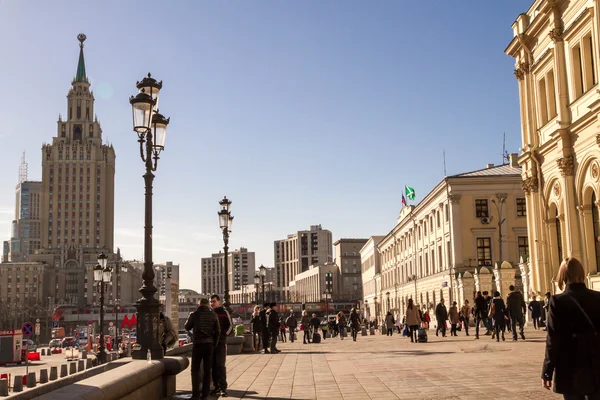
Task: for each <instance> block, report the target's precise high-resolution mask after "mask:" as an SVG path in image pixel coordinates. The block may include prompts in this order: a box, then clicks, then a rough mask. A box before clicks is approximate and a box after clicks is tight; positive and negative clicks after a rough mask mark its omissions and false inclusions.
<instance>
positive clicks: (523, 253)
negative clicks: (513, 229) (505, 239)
mask: <svg viewBox="0 0 600 400" xmlns="http://www.w3.org/2000/svg"><path fill="white" fill-rule="evenodd" d="M517 242H518V244H519V259H520V258H521V257H527V256H529V242H528V241H527V236H519V237H518V238H517Z"/></svg>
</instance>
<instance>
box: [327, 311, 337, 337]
mask: <svg viewBox="0 0 600 400" xmlns="http://www.w3.org/2000/svg"><path fill="white" fill-rule="evenodd" d="M329 332H331V337H332V338H335V337H337V333H338V329H337V324H336V323H335V315H334V316H332V317H329Z"/></svg>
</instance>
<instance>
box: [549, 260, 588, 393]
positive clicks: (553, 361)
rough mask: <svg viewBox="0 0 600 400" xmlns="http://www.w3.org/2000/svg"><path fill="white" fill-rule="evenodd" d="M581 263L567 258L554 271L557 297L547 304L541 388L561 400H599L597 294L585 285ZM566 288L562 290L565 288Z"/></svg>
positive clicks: (553, 297) (550, 299)
mask: <svg viewBox="0 0 600 400" xmlns="http://www.w3.org/2000/svg"><path fill="white" fill-rule="evenodd" d="M585 280H586V275H585V270H584V269H583V266H582V265H581V262H579V260H577V259H575V258H567V259H566V260H565V261H563V263H562V264H561V265H560V268H559V270H558V277H557V281H558V282H557V283H558V287H559V288H560V289H561V290H563V289H564V292H562V293H561V294H557V295H554V296H551V297H550V298H549V300H548V314H547V319H546V320H547V324H546V328H547V330H548V334H547V338H546V357H545V359H544V364H543V369H542V384H543V386H544V388H546V389H548V390H550V388H551V387H552V382H554V387H553V389H554V391H555V392H556V393H560V394H562V395H563V397H564V398H565V400H598V399H600V365H599V363H598V356H599V354H600V335H599V334H598V328H599V327H600V292H597V291H594V290H590V289H588V288H587V287H586V285H585ZM565 285H566V288H565Z"/></svg>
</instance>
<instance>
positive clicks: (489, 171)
mask: <svg viewBox="0 0 600 400" xmlns="http://www.w3.org/2000/svg"><path fill="white" fill-rule="evenodd" d="M479 176H521V168H520V167H513V166H512V165H510V164H504V165H498V166H496V167H490V168H483V169H478V170H475V171H471V172H464V173H462V174H458V175H451V176H449V178H471V177H479Z"/></svg>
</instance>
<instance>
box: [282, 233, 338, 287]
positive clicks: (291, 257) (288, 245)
mask: <svg viewBox="0 0 600 400" xmlns="http://www.w3.org/2000/svg"><path fill="white" fill-rule="evenodd" d="M332 243H333V237H332V235H331V232H330V231H328V230H327V229H323V228H322V227H321V225H312V226H310V228H309V230H306V231H298V232H296V233H293V234H291V235H288V237H287V238H286V239H283V240H276V241H275V244H274V255H275V285H276V286H278V287H280V288H281V290H282V293H281V298H283V299H287V298H288V297H289V295H290V291H289V289H288V287H289V284H290V282H291V281H293V280H294V279H295V277H296V275H298V274H300V273H302V272H305V271H308V270H309V268H310V267H311V266H313V265H324V264H325V263H329V262H332V261H333V254H332V250H333V244H332Z"/></svg>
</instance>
